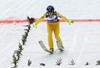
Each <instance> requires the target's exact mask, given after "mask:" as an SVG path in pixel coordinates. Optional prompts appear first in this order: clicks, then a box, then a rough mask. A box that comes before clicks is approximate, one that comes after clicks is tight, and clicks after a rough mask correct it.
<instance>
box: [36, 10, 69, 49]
mask: <svg viewBox="0 0 100 68" xmlns="http://www.w3.org/2000/svg"><path fill="white" fill-rule="evenodd" d="M58 17H60V18H61V19H63V20H64V21H66V22H68V21H69V20H68V19H67V18H66V17H64V16H63V15H61V14H60V13H58V12H56V11H54V12H53V15H52V16H49V14H48V12H46V13H45V14H44V15H43V16H42V17H40V18H39V19H38V20H37V21H36V23H35V24H36V25H38V24H39V23H40V22H41V21H42V20H43V19H45V18H47V32H48V44H49V48H50V49H51V48H53V38H52V32H54V35H55V38H56V40H60V42H61V46H62V47H63V43H62V41H61V39H60V36H59V33H60V29H59V24H60V23H59V19H58ZM69 24H70V23H69Z"/></svg>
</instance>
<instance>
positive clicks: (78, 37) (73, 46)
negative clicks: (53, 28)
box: [0, 0, 100, 68]
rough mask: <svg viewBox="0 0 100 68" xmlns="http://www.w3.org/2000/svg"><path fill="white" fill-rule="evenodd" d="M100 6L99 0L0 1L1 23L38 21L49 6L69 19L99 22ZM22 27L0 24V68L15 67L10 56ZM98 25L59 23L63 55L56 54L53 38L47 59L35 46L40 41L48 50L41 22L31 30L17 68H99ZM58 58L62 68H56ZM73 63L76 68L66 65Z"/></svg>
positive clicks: (20, 24) (43, 23)
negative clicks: (13, 19) (30, 19)
mask: <svg viewBox="0 0 100 68" xmlns="http://www.w3.org/2000/svg"><path fill="white" fill-rule="evenodd" d="M99 3H100V2H99V0H91V1H87V0H53V1H52V0H26V1H25V0H0V16H1V17H0V20H2V19H7V18H8V17H18V18H22V19H26V17H27V16H28V15H29V16H31V17H34V18H39V17H40V16H41V15H43V14H44V13H45V11H46V7H47V6H48V5H50V4H51V5H54V7H55V9H56V10H57V11H58V12H60V13H61V14H62V15H64V16H65V17H67V18H68V19H99V18H100V15H99V11H100V9H99V7H100V4H99ZM24 25H27V23H18V24H16V23H15V22H14V23H12V24H4V23H0V68H11V67H13V66H14V64H12V62H13V58H12V56H13V53H14V51H15V50H17V49H18V45H19V42H20V43H21V39H22V35H23V34H24V33H25V31H24V29H26V27H24ZM99 25H100V23H99V22H74V23H73V24H71V25H68V23H66V22H61V23H60V37H61V39H62V41H63V44H64V47H65V51H64V52H63V53H60V52H59V50H58V49H57V46H56V40H55V38H54V35H53V40H54V48H55V50H56V53H54V54H53V55H50V54H48V53H46V52H45V51H43V50H42V48H41V47H40V46H39V44H38V41H39V40H43V42H44V43H45V45H46V47H47V48H49V47H48V42H47V40H48V39H47V29H46V28H47V26H46V23H45V22H41V23H40V24H39V25H38V27H37V29H36V28H33V27H32V28H31V30H30V32H29V36H28V38H27V42H26V45H24V46H23V48H24V50H23V51H22V56H21V59H20V61H19V62H18V64H17V65H18V68H22V67H23V68H43V67H45V68H52V67H53V68H100V66H99V65H98V66H97V65H96V64H97V62H96V61H98V60H100V54H99V53H100V42H99V40H100V32H99V31H100V26H99ZM59 58H61V59H62V64H61V65H60V66H57V65H56V61H57V60H58V59H59ZM29 59H30V60H31V61H32V64H31V66H28V65H27V63H28V60H29ZM72 59H73V60H74V62H75V65H69V64H70V63H71V60H72ZM86 62H88V63H89V65H88V66H85V64H86ZM40 63H45V64H46V66H40Z"/></svg>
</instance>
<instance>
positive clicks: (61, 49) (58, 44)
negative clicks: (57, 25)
mask: <svg viewBox="0 0 100 68" xmlns="http://www.w3.org/2000/svg"><path fill="white" fill-rule="evenodd" d="M57 47H58V49H59V50H60V51H64V48H63V47H62V46H61V42H60V40H58V41H57Z"/></svg>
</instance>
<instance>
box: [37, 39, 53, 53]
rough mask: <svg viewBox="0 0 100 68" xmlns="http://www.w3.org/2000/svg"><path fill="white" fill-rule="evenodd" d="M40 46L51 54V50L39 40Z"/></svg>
mask: <svg viewBox="0 0 100 68" xmlns="http://www.w3.org/2000/svg"><path fill="white" fill-rule="evenodd" d="M39 44H40V46H41V47H42V49H43V50H44V51H46V52H48V53H50V54H52V53H53V52H51V51H49V50H48V49H47V48H46V46H45V45H44V43H43V41H41V40H40V41H39Z"/></svg>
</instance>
